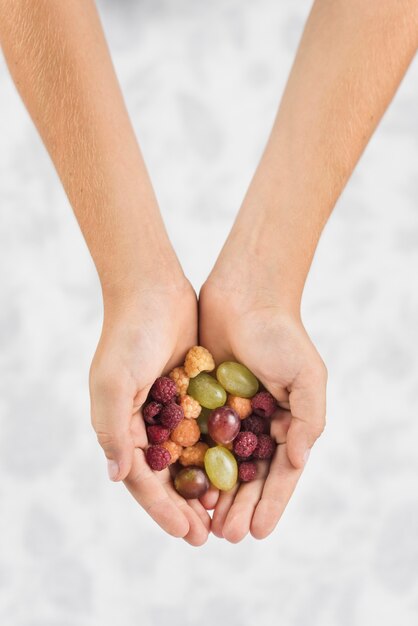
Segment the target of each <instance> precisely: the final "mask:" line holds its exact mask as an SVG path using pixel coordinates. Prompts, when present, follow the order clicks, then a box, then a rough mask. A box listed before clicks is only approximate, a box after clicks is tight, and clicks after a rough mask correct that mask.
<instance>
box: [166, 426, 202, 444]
mask: <svg viewBox="0 0 418 626" xmlns="http://www.w3.org/2000/svg"><path fill="white" fill-rule="evenodd" d="M199 439H200V428H199V426H198V425H197V423H196V421H195V420H188V419H183V420H182V421H181V422H180V424H179V425H178V426H176V428H175V429H174V430H173V432H172V433H171V440H172V441H175V442H176V443H178V444H180V445H181V446H185V447H187V446H193V445H194V444H195V443H196V442H197V441H199Z"/></svg>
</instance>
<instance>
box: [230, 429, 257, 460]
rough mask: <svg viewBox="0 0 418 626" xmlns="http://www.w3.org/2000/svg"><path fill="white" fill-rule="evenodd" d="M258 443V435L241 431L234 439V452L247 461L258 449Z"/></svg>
mask: <svg viewBox="0 0 418 626" xmlns="http://www.w3.org/2000/svg"><path fill="white" fill-rule="evenodd" d="M257 442H258V439H257V435H254V433H251V432H249V431H246V432H242V431H241V432H240V433H238V435H237V436H236V437H235V439H234V452H235V454H237V455H238V456H239V457H241V458H242V459H247V458H248V457H249V456H251V455H252V453H253V452H254V450H255V448H256V447H257Z"/></svg>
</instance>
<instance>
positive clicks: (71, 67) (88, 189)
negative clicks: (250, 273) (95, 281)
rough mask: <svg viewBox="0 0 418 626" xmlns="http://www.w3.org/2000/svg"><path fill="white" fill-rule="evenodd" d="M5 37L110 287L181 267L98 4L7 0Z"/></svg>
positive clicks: (0, 11) (1, 29)
mask: <svg viewBox="0 0 418 626" xmlns="http://www.w3.org/2000/svg"><path fill="white" fill-rule="evenodd" d="M0 40H1V44H2V47H3V51H4V54H5V57H6V60H7V63H8V66H9V69H10V72H11V74H12V77H13V79H14V81H15V83H16V86H17V88H18V90H19V91H20V94H21V96H22V98H23V100H24V102H25V104H26V106H27V109H28V111H29V113H30V115H31V117H32V119H33V121H34V122H35V124H36V126H37V128H38V130H39V132H40V134H41V136H42V139H43V141H44V143H45V146H46V148H47V149H48V151H49V153H50V155H51V157H52V160H53V162H54V164H55V167H56V169H57V172H58V174H59V176H60V178H61V181H62V183H63V185H64V188H65V190H66V193H67V195H68V198H69V200H70V202H71V205H72V207H73V209H74V212H75V214H76V217H77V219H78V222H79V224H80V227H81V229H82V231H83V234H84V237H85V239H86V241H87V244H88V246H89V249H90V252H91V254H92V256H93V259H94V261H95V264H96V266H97V269H98V272H99V275H100V279H101V282H102V286H103V290H104V293H105V294H107V293H109V294H112V293H113V292H114V291H119V290H120V289H123V290H127V291H129V290H131V289H133V288H135V285H136V284H144V282H146V280H147V277H149V280H150V282H152V280H153V277H152V275H154V274H155V271H156V267H155V265H156V263H155V259H158V265H159V268H158V269H159V271H160V273H161V271H162V270H166V271H176V272H179V268H178V263H177V260H176V258H175V255H174V253H173V251H172V248H171V246H170V245H169V242H168V238H167V235H166V233H165V229H164V226H163V224H162V220H161V217H160V214H159V211H158V207H157V201H156V198H155V195H154V192H153V189H152V186H151V183H150V180H149V177H148V174H147V172H146V168H145V165H144V162H143V159H142V156H141V153H140V150H139V147H138V145H137V142H136V140H135V136H134V133H133V130H132V127H131V124H130V121H129V117H128V114H127V111H126V109H125V105H124V102H123V98H122V95H121V92H120V89H119V85H118V82H117V79H116V76H115V73H114V70H113V67H112V62H111V59H110V55H109V52H108V49H107V45H106V41H105V38H104V34H103V31H102V28H101V25H100V21H99V18H98V15H97V13H96V9H95V6H94V3H93V2H92V1H91V0H72V1H71V2H54V1H52V0H37V2H32V0H19V1H18V2H16V1H15V0H2V1H1V2H0ZM150 251H152V254H150Z"/></svg>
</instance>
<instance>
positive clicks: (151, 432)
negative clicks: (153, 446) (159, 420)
mask: <svg viewBox="0 0 418 626" xmlns="http://www.w3.org/2000/svg"><path fill="white" fill-rule="evenodd" d="M147 434H148V440H149V442H150V443H164V441H167V439H168V438H169V436H170V431H169V430H168V428H164V426H160V425H159V424H155V425H154V426H148V428H147Z"/></svg>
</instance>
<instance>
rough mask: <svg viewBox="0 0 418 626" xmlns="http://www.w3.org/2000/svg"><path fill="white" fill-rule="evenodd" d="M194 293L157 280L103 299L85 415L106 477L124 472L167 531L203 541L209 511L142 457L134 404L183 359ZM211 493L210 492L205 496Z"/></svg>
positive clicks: (191, 336) (193, 323)
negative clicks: (184, 495) (146, 286)
mask: <svg viewBox="0 0 418 626" xmlns="http://www.w3.org/2000/svg"><path fill="white" fill-rule="evenodd" d="M196 335H197V306H196V296H195V293H194V291H193V289H192V288H191V287H190V285H189V283H187V282H185V281H184V284H182V285H181V286H179V287H178V286H176V287H166V286H164V285H158V284H156V285H155V287H153V288H152V289H147V290H144V291H139V292H138V293H135V294H133V295H131V296H129V297H126V296H121V297H119V296H118V297H116V298H115V297H113V298H112V299H111V301H107V302H106V301H105V314H104V323H103V331H102V335H101V338H100V341H99V345H98V347H97V351H96V354H95V356H94V359H93V363H92V366H91V372H90V395H91V415H92V423H93V426H94V429H95V431H96V433H97V438H98V441H99V443H100V445H101V446H102V448H103V450H104V452H105V455H106V457H107V459H108V467H109V476H110V478H111V479H112V480H117V481H118V480H124V482H125V485H126V487H127V488H128V489H129V491H130V492H131V494H132V495H133V496H134V498H135V499H136V500H137V501H138V503H139V504H140V505H141V506H142V507H143V508H144V509H145V510H146V511H147V512H148V513H149V515H151V517H152V518H153V519H154V520H155V521H156V522H157V523H158V524H159V525H160V526H161V527H162V528H163V529H164V530H165V531H167V532H168V533H169V534H170V535H173V536H175V537H184V539H185V540H186V541H188V542H189V543H191V544H192V545H201V544H203V543H204V542H205V541H206V539H207V536H208V532H209V528H210V518H209V515H208V513H207V511H206V510H205V508H204V507H203V505H202V504H201V503H200V502H199V501H198V500H189V501H186V500H184V499H183V498H182V497H180V496H179V494H178V493H177V492H176V491H175V489H174V487H173V484H172V480H171V476H170V471H169V469H168V468H167V469H166V470H164V471H162V472H153V471H152V470H151V469H150V468H149V466H148V465H147V462H146V460H145V455H144V450H143V449H144V447H145V446H146V445H147V443H148V441H147V434H146V430H145V425H144V421H143V419H142V415H141V406H142V404H143V403H144V401H145V399H146V397H147V394H148V391H149V389H150V387H151V385H152V383H153V382H154V380H155V379H156V378H157V377H158V376H160V375H161V373H162V372H164V373H168V372H169V371H170V369H172V368H173V367H175V366H176V365H178V363H181V362H182V361H183V360H184V356H185V354H186V352H187V350H188V349H189V348H190V347H191V346H192V345H195V344H196V339H197V336H196ZM212 497H213V496H212Z"/></svg>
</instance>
